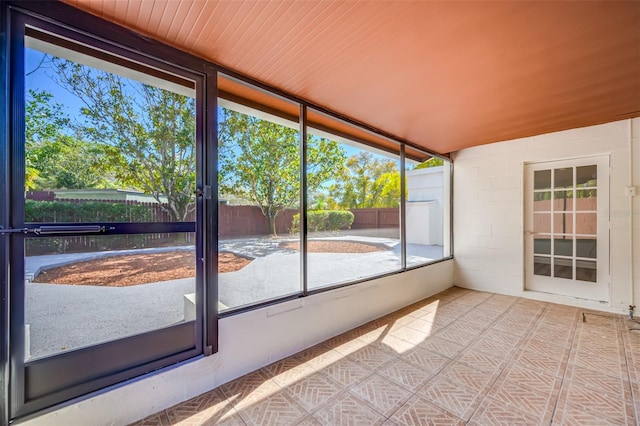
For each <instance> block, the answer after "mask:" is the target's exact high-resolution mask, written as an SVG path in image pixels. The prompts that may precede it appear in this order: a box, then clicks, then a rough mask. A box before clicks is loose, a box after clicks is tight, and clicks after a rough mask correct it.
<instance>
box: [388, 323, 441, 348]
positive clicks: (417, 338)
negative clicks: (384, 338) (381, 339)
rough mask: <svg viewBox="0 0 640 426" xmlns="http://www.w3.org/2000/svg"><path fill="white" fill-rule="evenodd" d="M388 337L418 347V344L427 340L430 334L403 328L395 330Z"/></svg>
mask: <svg viewBox="0 0 640 426" xmlns="http://www.w3.org/2000/svg"><path fill="white" fill-rule="evenodd" d="M390 335H391V336H393V337H397V338H398V339H402V340H405V341H407V342H409V343H412V344H414V345H418V344H420V343H422V342H424V341H425V340H426V339H427V338H429V336H430V335H431V333H426V332H423V331H418V330H416V329H413V328H411V327H403V328H401V329H399V330H396V331H394V332H392V333H390Z"/></svg>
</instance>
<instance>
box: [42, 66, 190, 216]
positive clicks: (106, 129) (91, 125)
mask: <svg viewBox="0 0 640 426" xmlns="http://www.w3.org/2000/svg"><path fill="white" fill-rule="evenodd" d="M52 66H53V69H54V71H55V78H56V79H57V81H58V82H59V84H60V85H61V86H63V87H64V88H66V89H67V90H69V91H70V92H71V93H73V94H74V95H76V96H77V97H78V98H79V99H80V100H82V102H83V103H84V107H83V108H82V111H81V113H82V116H83V117H84V123H82V127H83V130H84V131H85V132H86V133H87V135H88V136H89V138H90V139H91V140H93V141H95V142H96V143H98V144H102V145H104V146H107V147H109V149H110V155H109V156H108V157H107V159H108V161H109V166H110V167H111V168H112V170H113V171H114V174H115V178H116V179H117V180H118V181H119V182H120V183H122V184H123V185H127V186H128V187H130V188H135V189H139V190H142V191H144V192H145V193H147V194H150V195H152V196H153V197H154V198H155V199H156V201H158V203H161V204H162V197H166V199H167V203H166V204H162V205H163V208H164V209H165V210H166V211H167V212H168V213H169V215H170V216H171V218H172V220H174V221H184V220H186V218H187V215H188V214H189V213H190V212H192V211H193V209H194V208H195V205H194V203H193V193H194V190H195V176H196V172H195V169H196V149H195V100H194V99H193V98H190V97H188V96H184V95H181V94H178V93H174V92H171V91H168V90H164V89H160V88H158V87H155V86H151V85H148V84H143V83H139V82H136V81H133V80H129V79H125V78H122V77H120V76H118V75H115V74H112V73H108V72H105V71H101V70H97V69H94V68H91V67H87V66H84V65H81V64H78V63H74V62H70V61H66V60H62V59H55V60H53V63H52Z"/></svg>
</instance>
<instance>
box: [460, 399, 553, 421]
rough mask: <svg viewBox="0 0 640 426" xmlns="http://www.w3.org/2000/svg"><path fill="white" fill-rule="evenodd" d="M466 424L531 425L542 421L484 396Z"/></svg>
mask: <svg viewBox="0 0 640 426" xmlns="http://www.w3.org/2000/svg"><path fill="white" fill-rule="evenodd" d="M467 424H468V425H473V426H486V425H491V426H499V425H500V426H502V425H504V426H512V425H513V426H516V425H522V426H525V425H526V426H531V425H540V424H542V423H541V422H539V420H538V419H537V418H536V417H534V416H531V415H529V414H528V413H525V412H523V411H521V410H519V409H517V408H515V407H512V406H509V405H505V404H503V403H502V402H497V401H494V400H492V399H491V398H486V399H485V400H484V401H483V403H482V406H480V407H479V408H478V410H477V411H476V412H475V413H474V414H473V417H472V418H471V420H470V421H469V423H467Z"/></svg>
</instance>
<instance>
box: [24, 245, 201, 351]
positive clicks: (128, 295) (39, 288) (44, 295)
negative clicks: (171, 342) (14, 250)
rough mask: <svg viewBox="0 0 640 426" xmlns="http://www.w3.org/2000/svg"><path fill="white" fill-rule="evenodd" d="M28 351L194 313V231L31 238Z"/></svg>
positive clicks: (90, 340)
mask: <svg viewBox="0 0 640 426" xmlns="http://www.w3.org/2000/svg"><path fill="white" fill-rule="evenodd" d="M24 260H25V325H26V336H27V343H26V348H25V349H26V353H25V355H26V356H25V358H26V359H31V358H38V357H43V356H49V355H55V354H57V353H61V352H66V351H70V350H73V349H78V348H81V347H85V346H89V345H94V344H97V343H102V342H107V341H110V340H115V339H120V338H123V337H127V336H131V335H135V334H140V333H144V332H148V331H151V330H155V329H159V328H163V327H169V326H171V325H174V324H178V323H181V322H184V321H193V320H195V312H196V310H195V300H196V299H195V291H196V288H195V274H196V271H195V266H196V256H195V234H193V233H172V234H134V235H116V236H77V237H46V238H27V239H26V248H25V258H24Z"/></svg>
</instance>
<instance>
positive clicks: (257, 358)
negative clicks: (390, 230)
mask: <svg viewBox="0 0 640 426" xmlns="http://www.w3.org/2000/svg"><path fill="white" fill-rule="evenodd" d="M452 280H453V261H444V262H440V263H437V264H434V265H430V266H427V267H424V268H418V269H414V270H411V271H408V272H405V273H402V274H396V275H392V276H388V277H385V278H381V279H377V280H372V281H368V282H364V283H360V284H357V285H353V286H350V287H343V288H341V289H338V290H334V291H328V292H325V293H321V294H317V295H314V296H310V297H306V298H301V299H297V300H294V301H290V302H285V303H281V304H278V305H274V306H271V307H268V308H263V309H258V310H255V311H251V312H246V313H243V314H239V315H235V316H232V317H228V318H225V319H222V320H220V336H219V344H220V352H218V353H217V354H214V355H212V356H209V357H206V358H198V359H196V360H194V361H189V362H184V363H182V364H180V365H179V366H176V367H169V368H165V369H163V370H160V371H158V372H156V373H152V374H149V375H147V376H144V377H142V378H139V379H135V380H132V381H130V382H129V383H125V384H124V385H117V386H114V387H113V388H112V389H110V390H108V391H107V392H101V393H98V394H96V395H95V396H89V397H85V398H84V399H82V400H80V401H79V402H77V403H74V404H71V405H69V406H66V407H63V408H61V409H59V410H57V411H53V412H50V413H48V414H44V415H42V416H40V417H37V418H35V419H32V420H29V421H27V422H24V423H23V424H28V425H43V426H54V425H94V424H100V425H104V424H114V425H126V424H129V423H131V422H134V421H136V420H139V419H141V418H143V417H146V416H148V415H150V414H153V413H155V412H158V411H160V410H162V409H164V408H168V407H170V406H172V405H175V404H177V403H179V402H182V401H184V400H187V399H189V398H192V397H194V396H196V395H199V394H201V393H204V392H206V391H208V390H210V389H213V388H215V387H217V386H219V385H221V384H223V383H226V382H228V381H230V380H232V379H235V378H236V377H239V376H242V375H244V374H246V373H248V372H251V371H253V370H256V369H258V368H260V367H263V366H265V365H268V364H270V363H272V362H274V361H277V360H279V359H281V358H284V357H286V356H289V355H291V354H294V353H296V352H299V351H300V350H302V349H304V348H307V347H309V346H312V345H314V344H316V343H319V342H321V341H323V340H326V339H328V338H329V337H332V336H335V335H337V334H340V333H341V332H343V331H346V330H350V329H352V328H354V327H356V326H358V325H361V324H364V323H366V322H368V321H370V320H372V319H375V318H378V317H380V316H382V315H385V314H387V313H390V312H393V311H395V310H397V309H400V308H402V307H404V306H406V305H409V304H411V303H413V302H416V301H418V300H421V299H424V298H426V297H428V296H431V295H433V294H435V293H438V292H440V291H442V290H445V289H447V288H449V287H451V283H452Z"/></svg>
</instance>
